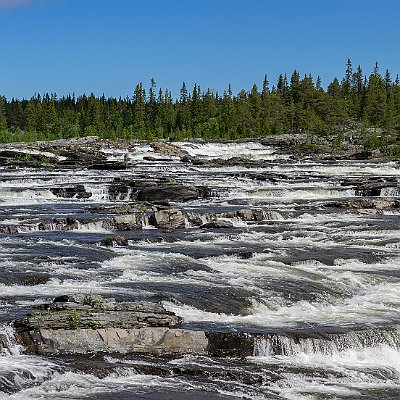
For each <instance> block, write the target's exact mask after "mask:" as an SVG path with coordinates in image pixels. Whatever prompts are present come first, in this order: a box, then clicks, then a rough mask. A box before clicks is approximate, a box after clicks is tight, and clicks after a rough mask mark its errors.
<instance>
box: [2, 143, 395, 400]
mask: <svg viewBox="0 0 400 400" xmlns="http://www.w3.org/2000/svg"><path fill="white" fill-rule="evenodd" d="M174 145H175V146H178V147H181V148H182V149H183V150H185V151H187V152H188V154H189V155H190V156H193V157H199V158H200V159H202V160H203V161H204V164H201V163H190V162H189V163H188V162H185V163H184V162H180V161H179V159H178V157H175V156H170V157H169V156H168V157H164V156H163V155H160V154H156V153H155V152H154V150H153V148H152V147H151V146H148V145H138V146H136V147H135V149H134V150H132V151H130V152H129V165H128V168H127V169H123V170H118V171H112V170H110V171H107V172H104V171H96V170H85V171H83V170H82V171H81V170H63V169H57V168H55V169H51V170H45V169H37V170H34V169H29V170H27V171H21V169H20V170H11V169H6V168H0V177H1V181H2V184H1V187H0V232H1V233H0V268H1V273H0V320H1V321H2V324H3V325H1V326H2V327H1V328H0V349H1V354H0V398H1V399H3V398H4V399H18V400H20V399H38V398H46V399H60V398H69V399H83V398H86V399H104V400H105V399H109V398H110V397H111V396H113V397H115V398H121V399H130V400H132V399H140V398H149V399H156V398H174V399H182V400H183V399H196V400H197V399H201V400H205V399H215V400H221V399H257V400H258V399H279V400H286V399H287V400H303V399H304V400H310V399H313V400H314V399H315V400H317V399H318V400H328V399H342V400H345V399H346V400H348V399H358V398H362V399H367V400H376V399H385V400H395V399H398V398H399V397H400V337H399V335H400V334H399V332H400V330H399V324H400V313H399V309H400V295H399V293H400V275H399V268H398V266H399V260H400V245H399V237H400V236H399V223H400V214H399V213H398V205H397V204H398V203H396V201H398V198H399V197H400V196H399V186H400V185H399V181H400V168H399V165H398V164H396V163H393V162H379V163H378V162H363V161H329V162H317V161H312V160H306V161H297V162H294V161H290V160H289V156H288V155H281V154H279V152H277V151H276V150H275V149H273V148H270V147H266V146H263V145H261V144H259V143H252V142H248V143H242V144H235V143H226V144H222V143H221V144H218V143H183V144H180V143H175V144H174ZM105 152H106V153H107V155H108V156H109V161H112V160H116V161H118V162H120V161H121V160H122V159H123V157H124V154H125V153H126V150H124V149H123V150H115V151H114V150H113V149H107V151H105ZM149 156H150V157H149ZM234 157H236V161H237V160H238V159H239V158H242V159H245V158H248V159H249V160H250V161H251V162H246V163H242V164H240V163H239V164H237V162H236V163H233V164H229V161H227V160H229V159H231V158H234ZM156 159H157V161H154V160H156ZM217 159H218V160H217ZM221 159H222V162H221ZM216 160H217V161H218V162H215V161H216ZM209 162H211V164H208V163H209ZM116 178H118V179H120V180H121V179H122V180H123V179H126V180H127V181H128V180H131V181H132V180H142V181H143V182H149V181H150V182H151V181H157V180H160V181H161V182H162V183H163V184H165V183H167V182H175V183H183V184H190V185H195V186H197V187H204V186H207V190H208V192H207V193H208V196H205V197H204V198H198V199H193V200H189V201H187V202H185V203H179V202H178V203H177V202H170V205H169V207H170V208H174V209H182V210H183V212H184V226H185V228H184V229H177V230H173V229H155V226H154V225H153V224H154V221H153V220H151V221H150V220H149V216H150V215H151V213H153V212H154V210H155V209H156V207H157V208H158V209H159V210H163V209H168V205H167V204H166V203H157V205H156V207H154V209H152V207H153V205H151V204H149V203H146V204H143V205H145V206H146V207H147V208H146V210H147V211H145V212H140V211H139V212H137V215H138V217H137V218H136V217H135V218H136V219H135V218H131V217H132V214H131V213H132V208H131V207H132V204H131V203H130V198H131V189H129V190H128V192H126V191H124V192H123V193H118V194H116V195H115V196H114V197H113V195H110V192H111V191H110V190H109V188H110V185H111V184H112V183H113V182H114V179H116ZM383 180H386V181H387V182H390V185H389V184H386V183H385V185H386V186H387V187H383V188H382V182H383ZM353 181H354V182H353ZM360 182H361V183H360ZM374 182H377V187H379V188H381V189H379V190H381V191H380V195H379V196H378V195H376V194H377V193H378V191H379V190H376V191H374V192H373V194H374V196H372V195H371V197H369V194H368V193H369V192H368V191H366V190H364V189H365V187H367V188H368V190H370V189H369V188H370V187H371V185H373V183H374ZM396 182H397V184H396ZM82 185H83V188H84V190H83V193H81V194H82V195H81V198H78V196H76V197H69V198H67V197H63V195H62V194H63V193H62V190H61V191H60V190H58V191H54V190H53V192H57V193H58V196H56V195H54V194H53V192H52V189H54V188H57V189H63V188H77V187H78V188H81V187H82ZM388 185H389V186H388ZM360 188H361V189H360ZM360 190H361V191H362V193H363V196H357V195H356V194H357V193H358V192H357V191H360ZM85 193H90V196H88V195H87V194H85ZM371 193H372V192H371ZM364 195H365V196H364ZM364 200H365V201H366V202H364V203H352V204H353V205H352V206H351V207H350V206H348V204H349V203H346V202H349V201H350V202H355V201H358V202H360V201H364ZM379 201H385V203H378V202H379ZM136 206H139V208H138V210H140V204H136ZM216 219H220V220H223V222H225V224H222V225H220V226H219V227H218V228H217V227H215V226H213V225H212V224H211V225H208V227H207V225H206V226H205V227H204V226H202V225H205V224H207V223H210V222H212V221H215V220H216ZM116 221H117V222H118V223H119V225H118V227H119V229H120V231H118V232H115V231H113V229H115V226H116V223H117V222H116ZM150 222H151V223H150ZM130 225H132V226H135V228H132V227H131V226H130ZM117 235H120V236H124V237H125V238H126V239H128V240H129V243H127V244H126V245H124V246H122V245H121V246H120V245H118V244H117V245H115V246H110V247H107V246H106V245H105V243H107V240H105V239H107V238H109V237H110V236H112V237H114V236H117ZM87 293H90V294H100V295H103V296H104V297H111V298H116V299H118V300H143V301H156V302H162V303H163V304H164V306H165V307H166V308H167V309H168V310H169V311H173V312H175V313H176V314H178V315H180V316H181V317H183V320H184V322H183V327H185V328H187V329H195V330H205V331H207V332H225V333H227V332H228V333H243V334H245V335H248V337H250V338H254V352H253V355H252V356H251V357H248V358H246V359H239V358H230V357H225V358H224V357H222V358H216V357H208V356H204V355H187V356H184V357H180V358H168V359H162V358H150V357H141V356H140V357H139V356H138V357H122V356H120V357H118V356H116V355H113V356H110V355H107V356H104V355H96V356H93V357H92V356H91V357H90V359H89V357H83V358H82V357H65V358H57V359H55V358H48V357H41V356H37V355H28V354H25V352H24V349H23V348H21V347H20V346H19V345H17V342H16V340H15V332H14V329H13V327H12V325H11V321H12V320H14V319H16V318H20V317H23V316H24V315H25V314H26V313H27V312H29V311H31V310H32V309H33V308H34V307H36V306H38V305H41V304H43V303H46V302H49V301H51V300H52V298H54V297H56V296H59V295H62V294H87Z"/></svg>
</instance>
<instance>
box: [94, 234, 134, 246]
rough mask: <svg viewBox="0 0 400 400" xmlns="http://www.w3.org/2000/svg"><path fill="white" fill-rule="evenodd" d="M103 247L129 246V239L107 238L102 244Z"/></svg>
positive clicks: (119, 237)
mask: <svg viewBox="0 0 400 400" xmlns="http://www.w3.org/2000/svg"><path fill="white" fill-rule="evenodd" d="M100 245H101V246H107V247H114V246H128V239H127V238H125V237H123V236H107V237H106V238H104V239H103V240H102V241H101V242H100Z"/></svg>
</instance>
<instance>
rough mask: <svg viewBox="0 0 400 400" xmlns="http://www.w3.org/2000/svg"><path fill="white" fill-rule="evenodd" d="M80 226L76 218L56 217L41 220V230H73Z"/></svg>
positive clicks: (39, 228) (39, 226) (39, 227)
mask: <svg viewBox="0 0 400 400" xmlns="http://www.w3.org/2000/svg"><path fill="white" fill-rule="evenodd" d="M78 228H79V222H78V221H77V220H76V219H74V218H70V217H67V218H55V219H53V220H49V221H43V222H40V223H39V225H38V230H40V231H71V230H74V229H78Z"/></svg>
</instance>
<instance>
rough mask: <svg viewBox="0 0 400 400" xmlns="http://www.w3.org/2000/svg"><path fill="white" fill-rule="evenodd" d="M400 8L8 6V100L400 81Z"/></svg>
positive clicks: (122, 1) (160, 2) (235, 3)
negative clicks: (359, 77) (349, 70)
mask: <svg viewBox="0 0 400 400" xmlns="http://www.w3.org/2000/svg"><path fill="white" fill-rule="evenodd" d="M399 15H400V1H398V0H381V1H379V2H378V1H372V0H280V1H278V0H212V1H211V0H198V1H192V0H153V1H151V0H148V1H140V0H114V1H109V0H0V27H1V32H2V35H1V42H0V43H1V47H0V49H1V53H0V94H2V95H5V96H6V97H7V98H11V97H18V98H22V97H25V98H29V97H30V96H31V95H32V94H33V93H35V92H39V93H43V92H49V93H51V92H53V93H54V92H55V93H57V94H58V95H59V96H60V95H63V94H68V93H72V92H75V93H76V94H82V93H91V92H94V93H95V94H96V95H101V94H102V93H105V95H106V96H116V97H119V96H122V97H124V96H127V95H129V96H130V95H131V94H132V92H133V89H134V86H135V85H136V83H137V82H140V81H141V82H143V84H144V86H145V87H148V86H149V82H150V79H151V78H152V77H154V79H155V80H156V82H157V86H158V87H160V86H161V87H163V88H165V87H168V88H169V89H171V90H172V93H173V95H174V96H179V89H180V87H181V85H182V81H185V82H186V84H187V86H188V88H192V87H193V84H194V83H195V82H196V83H198V84H200V86H201V87H202V88H204V89H205V88H207V87H209V88H211V89H214V90H218V91H219V92H220V93H222V92H223V90H225V89H226V88H227V86H228V84H229V83H231V84H232V88H233V92H234V93H237V92H238V91H239V90H240V89H246V90H249V89H250V88H251V86H252V84H253V83H257V84H258V85H259V86H261V82H262V79H263V76H264V74H267V75H268V77H269V79H270V81H271V84H272V83H275V82H276V80H277V77H278V75H279V73H280V72H287V73H288V75H290V74H291V73H292V71H293V70H294V69H295V68H296V69H297V70H299V71H300V73H301V74H305V73H307V74H309V73H311V74H312V75H313V76H314V77H316V76H317V75H321V77H322V82H323V84H324V85H325V86H326V85H327V84H329V82H330V81H331V80H332V79H333V78H334V77H335V76H338V77H342V76H343V73H344V70H345V64H346V61H347V58H348V57H350V58H351V60H352V62H353V65H354V66H355V67H356V66H357V65H358V64H361V66H362V67H363V69H364V73H365V74H369V73H370V72H371V70H372V68H373V65H374V63H375V61H376V60H377V61H378V62H379V65H380V67H381V72H382V73H383V72H384V70H385V69H386V68H388V69H389V70H390V72H391V73H392V75H393V76H395V75H396V74H397V73H400V68H399V66H400V51H399V47H400V46H399V43H400V29H399V22H398V19H399Z"/></svg>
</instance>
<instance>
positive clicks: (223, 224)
mask: <svg viewBox="0 0 400 400" xmlns="http://www.w3.org/2000/svg"><path fill="white" fill-rule="evenodd" d="M232 227H233V223H232V222H230V221H226V220H224V219H216V220H215V221H211V222H207V223H206V224H203V225H201V226H200V228H204V229H219V228H232Z"/></svg>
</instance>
